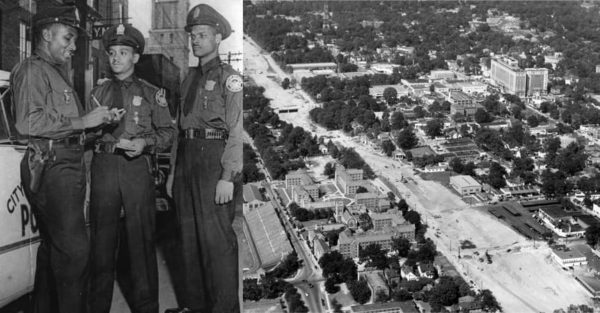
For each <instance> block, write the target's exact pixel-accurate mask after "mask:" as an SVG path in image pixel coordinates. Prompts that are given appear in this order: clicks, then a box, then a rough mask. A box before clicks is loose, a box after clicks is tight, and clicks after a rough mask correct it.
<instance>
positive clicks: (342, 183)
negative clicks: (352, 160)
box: [335, 164, 363, 195]
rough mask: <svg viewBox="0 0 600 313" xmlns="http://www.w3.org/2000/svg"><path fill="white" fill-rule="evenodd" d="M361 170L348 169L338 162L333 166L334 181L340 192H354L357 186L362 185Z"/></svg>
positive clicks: (351, 193)
mask: <svg viewBox="0 0 600 313" xmlns="http://www.w3.org/2000/svg"><path fill="white" fill-rule="evenodd" d="M362 180H363V170H362V169H352V168H351V169H348V170H346V168H345V167H344V166H343V165H341V164H338V165H337V166H336V168H335V183H336V185H337V186H338V188H339V189H340V190H341V191H342V193H344V194H347V195H354V194H356V190H357V189H358V187H360V186H362Z"/></svg>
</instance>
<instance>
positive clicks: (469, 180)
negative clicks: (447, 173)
mask: <svg viewBox="0 0 600 313" xmlns="http://www.w3.org/2000/svg"><path fill="white" fill-rule="evenodd" d="M450 183H451V184H454V185H457V186H458V187H469V186H480V184H479V183H478V182H477V181H476V180H475V178H473V177H471V176H469V175H456V176H452V177H450Z"/></svg>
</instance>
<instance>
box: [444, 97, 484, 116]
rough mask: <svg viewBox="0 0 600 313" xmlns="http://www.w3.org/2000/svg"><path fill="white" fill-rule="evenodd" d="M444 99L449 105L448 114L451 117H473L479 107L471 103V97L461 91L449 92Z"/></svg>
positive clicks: (473, 102)
mask: <svg viewBox="0 0 600 313" xmlns="http://www.w3.org/2000/svg"><path fill="white" fill-rule="evenodd" d="M446 99H447V100H448V102H450V104H451V105H450V114H452V115H454V114H457V113H459V114H462V115H463V116H473V115H475V112H476V111H477V108H479V107H480V105H478V104H477V103H475V101H473V97H471V96H469V95H468V94H466V93H464V92H462V91H450V92H449V93H448V96H447V97H446Z"/></svg>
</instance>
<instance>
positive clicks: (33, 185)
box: [27, 140, 53, 193]
mask: <svg viewBox="0 0 600 313" xmlns="http://www.w3.org/2000/svg"><path fill="white" fill-rule="evenodd" d="M27 148H28V157H29V159H28V161H29V162H28V164H29V175H30V181H29V189H30V190H31V191H32V192H34V193H37V192H38V191H39V189H40V184H41V182H42V175H43V174H44V169H45V168H46V164H47V163H48V160H50V158H52V157H53V156H52V154H53V153H52V149H51V147H50V140H30V141H29V144H28V146H27Z"/></svg>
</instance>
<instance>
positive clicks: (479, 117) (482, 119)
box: [475, 108, 493, 124]
mask: <svg viewBox="0 0 600 313" xmlns="http://www.w3.org/2000/svg"><path fill="white" fill-rule="evenodd" d="M492 119H493V117H491V116H490V115H489V114H488V112H487V111H486V110H484V109H483V108H478V109H477V110H476V111H475V122H477V123H480V124H481V123H488V122H491V120H492Z"/></svg>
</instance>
